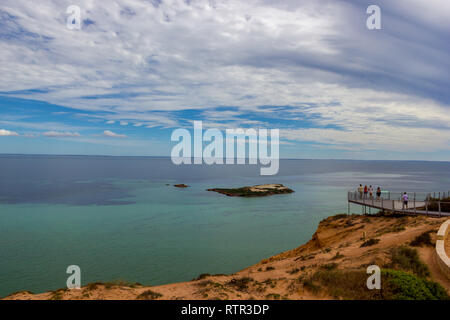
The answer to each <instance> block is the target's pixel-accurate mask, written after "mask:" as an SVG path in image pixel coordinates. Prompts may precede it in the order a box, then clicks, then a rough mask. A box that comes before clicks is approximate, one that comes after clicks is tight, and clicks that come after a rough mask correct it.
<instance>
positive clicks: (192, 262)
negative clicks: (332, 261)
mask: <svg viewBox="0 0 450 320" xmlns="http://www.w3.org/2000/svg"><path fill="white" fill-rule="evenodd" d="M13 160H14V159H11V158H8V159H7V160H4V159H3V161H4V162H3V165H4V166H3V168H5V167H8V168H9V167H11V166H12V163H13V164H14V165H13V166H21V165H24V164H27V168H29V166H37V167H38V168H35V169H36V170H35V171H33V170H29V171H27V169H25V167H24V170H15V171H14V170H13V171H11V170H9V171H8V172H9V173H5V171H3V172H2V173H0V178H1V179H2V180H1V181H2V183H1V184H0V191H1V192H2V193H1V199H2V200H1V202H0V221H1V224H0V296H4V295H6V294H8V293H11V292H14V291H18V290H31V291H33V292H42V291H47V290H53V289H57V288H61V287H65V283H66V279H67V276H68V275H67V274H66V273H65V270H66V268H67V266H69V265H72V264H75V265H78V266H80V268H81V272H82V283H83V284H86V283H88V282H92V281H111V280H118V279H123V280H127V281H130V282H140V283H142V284H146V285H158V284H163V283H169V282H175V281H185V280H190V279H192V278H194V277H196V276H198V275H199V274H201V273H211V274H215V273H232V272H236V271H238V270H240V269H242V268H245V267H247V266H249V265H251V264H254V263H256V262H258V261H260V260H261V259H264V258H266V257H269V256H271V255H273V254H276V253H279V252H281V251H285V250H288V249H291V248H294V247H297V246H299V245H300V244H302V243H304V242H306V241H308V240H309V239H310V238H311V235H312V234H313V233H314V231H315V229H316V227H317V224H318V222H319V221H320V220H321V219H323V218H324V217H326V216H329V215H331V214H336V213H339V212H346V210H347V203H346V190H347V189H348V188H353V187H354V186H355V185H356V184H357V183H359V181H375V182H374V184H376V183H379V182H381V181H383V186H388V187H390V188H392V189H394V188H396V189H397V188H399V187H400V186H403V185H405V184H407V185H408V186H409V187H410V188H413V189H414V190H417V191H419V190H424V189H425V190H429V189H430V188H431V189H436V190H438V189H442V190H444V188H445V186H449V185H450V183H449V182H450V170H449V169H450V164H449V163H434V164H433V163H422V164H421V167H420V168H421V170H418V169H417V168H416V166H417V165H413V166H412V167H410V168H409V169H408V168H406V169H408V170H406V171H405V170H403V172H400V173H396V172H394V171H395V168H391V167H390V166H389V165H388V166H387V167H386V163H384V162H383V164H380V165H379V167H380V168H378V169H377V170H374V169H373V166H374V164H373V163H372V164H370V163H367V162H361V163H363V164H361V163H356V164H355V163H352V162H349V163H337V162H335V163H333V162H332V161H331V162H328V163H327V164H324V163H314V161H312V162H308V163H302V162H297V163H295V162H294V165H293V164H292V163H288V164H286V167H287V169H286V170H287V171H285V172H283V171H281V170H280V174H279V175H278V176H276V177H260V176H258V175H256V174H253V173H252V174H249V175H248V176H243V175H242V172H241V171H236V172H234V173H233V172H227V173H221V172H222V170H221V168H220V167H217V168H215V169H208V170H213V171H214V174H210V173H211V172H213V171H209V173H208V174H203V175H202V174H201V173H200V174H199V173H198V172H201V170H200V171H197V172H196V173H195V174H192V175H191V176H190V175H189V173H186V172H185V170H187V171H189V167H185V168H184V169H180V168H177V169H176V170H182V171H183V174H180V173H176V174H174V173H173V170H174V169H172V166H173V165H172V164H171V163H170V160H168V161H167V160H165V161H162V162H161V160H153V159H146V160H145V163H146V164H147V163H148V165H149V166H150V167H152V168H158V170H153V173H150V174H149V173H147V174H144V173H142V176H143V177H144V178H138V177H136V176H135V174H133V173H132V172H128V173H127V172H126V173H123V172H122V171H120V170H119V171H118V170H117V168H118V167H117V166H116V165H117V163H116V164H115V165H111V170H110V171H108V172H102V174H98V172H97V174H93V173H92V172H89V173H87V174H86V175H85V176H83V175H82V174H79V173H78V174H76V175H75V176H71V174H72V173H73V172H74V171H76V169H75V168H74V162H73V161H75V163H76V161H77V160H73V159H71V160H70V161H72V162H71V163H70V168H72V169H73V170H70V172H71V173H70V174H69V173H67V174H66V175H64V174H62V173H61V172H62V171H61V172H58V173H57V174H56V175H51V174H49V173H48V172H46V171H45V170H43V168H44V167H43V165H44V164H45V163H47V162H48V161H50V160H49V159H38V160H36V159H33V158H30V159H27V161H24V162H22V163H20V161H17V159H15V161H13ZM51 161H57V162H60V167H64V166H65V165H66V163H67V161H69V160H67V159H64V158H61V159H57V160H55V159H53V158H52V159H51ZM65 161H66V162H65ZM83 161H87V160H86V159H84V160H83ZM89 161H90V162H89ZM89 161H88V162H86V163H83V164H77V166H83V165H86V166H87V167H91V166H95V165H101V166H102V167H105V166H106V167H108V166H110V164H108V161H114V160H110V159H95V160H93V159H89ZM94 161H96V162H95V163H96V164H94ZM133 161H134V160H133V159H123V161H121V162H120V164H119V167H121V166H123V167H121V168H122V169H124V168H129V167H135V166H134V165H133ZM136 161H142V159H139V160H136ZM99 162H101V163H100V164H99ZM1 163H2V159H1V158H0V164H1ZM388 164H389V163H388ZM361 166H362V167H361ZM50 167H54V163H52V165H51V166H50ZM244 167H245V166H244ZM395 167H397V164H396V165H395ZM402 167H403V168H405V166H404V165H403V166H402ZM296 168H297V169H296ZM298 168H302V169H298ZM314 168H316V169H314ZM352 168H355V169H354V170H355V171H351V170H352ZM388 168H390V169H388ZM37 169H40V170H37ZM49 170H50V169H49ZM55 170H57V169H55ZM130 170H131V169H130ZM139 170H142V168H139ZM239 170H241V169H239ZM243 170H244V171H245V170H246V169H243ZM248 170H250V169H248ZM442 170H444V174H442ZM32 171H33V172H35V173H33V174H31V175H32V176H35V178H36V179H32V178H31V176H29V175H30V172H32ZM51 171H52V172H53V169H52V170H51ZM124 171H127V170H125V169H124ZM144 171H145V170H144ZM144 171H143V172H144ZM250 171H251V170H250ZM321 171H322V172H323V171H327V172H324V173H322V172H321ZM369 171H371V172H369ZM372 171H376V172H372ZM397 171H398V170H397ZM439 171H440V172H441V174H439ZM118 172H121V173H120V174H118ZM145 172H147V171H145ZM155 172H157V173H155ZM161 172H162V173H161ZM164 172H165V174H164ZM180 172H181V171H180ZM27 175H28V178H27ZM89 175H90V176H91V179H88V176H89ZM118 175H121V176H120V177H118ZM163 175H166V176H168V177H169V178H167V179H164V178H163V177H162V176H163ZM221 175H224V176H222V177H220V176H221ZM127 176H128V177H127ZM176 176H182V179H179V178H178V179H177V178H176ZM11 181H16V182H15V183H16V184H15V185H12V182H11ZM270 182H279V183H283V184H285V185H287V186H289V187H291V188H292V189H294V190H295V193H292V194H287V195H275V196H271V197H265V198H237V197H226V196H224V195H220V194H217V193H214V192H207V191H206V189H208V188H212V187H239V186H243V185H252V184H261V183H270ZM7 183H9V185H10V188H7V186H6V185H7ZM174 183H186V184H188V185H190V188H186V189H179V188H174V187H173V186H172V184H174ZM166 184H170V185H169V186H167V185H166ZM2 185H3V189H2V187H1V186H2ZM49 185H56V186H58V187H57V188H55V189H54V191H52V192H51V193H49V190H53V189H51V188H50V187H49ZM80 186H81V187H80ZM39 188H40V189H39ZM49 188H50V189H49ZM64 188H68V189H64ZM37 189H39V190H41V191H42V190H45V191H46V192H45V193H44V192H42V193H39V192H38V191H37ZM57 190H59V193H58V191H57ZM61 190H64V192H62V191H61ZM96 190H100V191H98V194H96V192H97V191H96ZM105 190H106V191H105ZM108 190H110V191H111V192H107V191H108ZM110 195H113V197H110ZM105 197H106V198H105ZM29 198H32V199H34V200H33V202H29V201H28V200H27V199H29ZM94 200H95V201H94ZM354 209H355V211H357V212H360V211H359V210H358V208H356V207H355V208H354Z"/></svg>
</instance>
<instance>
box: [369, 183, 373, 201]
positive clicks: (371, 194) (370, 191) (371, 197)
mask: <svg viewBox="0 0 450 320" xmlns="http://www.w3.org/2000/svg"><path fill="white" fill-rule="evenodd" d="M369 197H370V199H373V187H372V185H370V186H369Z"/></svg>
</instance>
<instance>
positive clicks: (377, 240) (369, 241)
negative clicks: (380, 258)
mask: <svg viewBox="0 0 450 320" xmlns="http://www.w3.org/2000/svg"><path fill="white" fill-rule="evenodd" d="M378 242H380V239H369V240H367V241H365V242H363V244H361V246H360V248H363V247H370V246H373V245H375V244H377V243H378Z"/></svg>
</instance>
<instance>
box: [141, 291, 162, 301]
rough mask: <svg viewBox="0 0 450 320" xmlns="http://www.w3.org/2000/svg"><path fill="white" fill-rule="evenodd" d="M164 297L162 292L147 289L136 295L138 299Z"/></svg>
mask: <svg viewBox="0 0 450 320" xmlns="http://www.w3.org/2000/svg"><path fill="white" fill-rule="evenodd" d="M160 297H162V294H161V293H158V292H154V291H152V290H146V291H144V292H142V293H141V294H140V295H138V296H137V297H136V299H138V300H156V299H158V298H160Z"/></svg>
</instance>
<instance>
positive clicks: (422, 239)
mask: <svg viewBox="0 0 450 320" xmlns="http://www.w3.org/2000/svg"><path fill="white" fill-rule="evenodd" d="M410 245H411V246H413V247H422V246H430V247H432V246H434V244H433V243H432V242H431V236H430V231H427V232H424V233H422V234H421V235H418V236H417V237H415V238H414V240H413V241H411V243H410Z"/></svg>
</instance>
